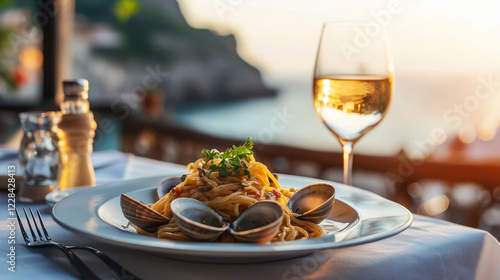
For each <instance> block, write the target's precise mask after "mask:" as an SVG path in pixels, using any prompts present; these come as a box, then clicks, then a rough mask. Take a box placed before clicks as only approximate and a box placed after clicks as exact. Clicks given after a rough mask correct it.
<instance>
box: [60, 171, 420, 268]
mask: <svg viewBox="0 0 500 280" xmlns="http://www.w3.org/2000/svg"><path fill="white" fill-rule="evenodd" d="M180 174H181V173H179V172H176V173H169V174H167V175H166V176H178V175H180ZM166 176H154V177H144V178H137V179H132V180H121V181H115V182H111V183H107V184H103V185H101V186H97V187H94V188H89V189H86V190H83V191H81V192H77V193H75V194H73V195H70V196H68V197H65V198H63V199H62V200H61V201H60V202H58V203H57V204H56V205H54V207H53V208H52V217H53V219H54V220H55V221H56V222H57V223H58V224H59V225H61V226H62V227H64V228H66V229H68V230H70V231H73V232H76V233H79V234H83V235H85V236H88V237H90V238H92V239H97V240H100V241H105V242H107V243H108V244H115V245H118V246H122V247H128V248H135V249H139V250H143V251H151V252H156V253H168V254H169V255H170V257H173V258H175V257H176V256H175V255H177V256H180V257H182V256H188V257H189V256H193V254H195V255H196V257H206V256H210V257H215V258H217V257H219V258H221V257H228V254H231V257H234V258H246V259H251V258H254V257H258V256H261V255H262V254H263V253H266V255H267V256H268V257H277V256H279V258H280V259H283V258H284V257H285V256H291V257H293V256H299V255H305V254H309V253H312V252H314V251H317V250H322V249H331V248H343V247H348V246H354V245H359V244H364V243H368V242H373V241H376V240H380V239H384V238H387V237H390V236H393V235H395V234H398V233H400V232H402V231H403V230H405V229H406V228H408V227H409V226H410V225H411V223H412V222H413V215H412V213H411V212H410V211H408V209H406V208H405V207H403V206H402V205H400V204H398V203H396V202H393V201H390V200H388V199H385V198H383V197H381V196H379V195H377V194H374V193H372V192H369V191H366V190H363V189H359V188H356V187H353V186H347V185H343V184H341V183H337V182H332V181H328V180H322V179H316V178H310V177H303V176H296V175H288V174H279V176H284V177H283V178H287V179H289V180H293V181H301V180H302V181H304V180H305V181H311V180H314V182H326V183H329V184H332V185H334V187H336V188H337V186H340V187H341V188H346V189H349V190H351V191H355V192H357V193H359V194H362V195H368V196H370V197H374V198H377V199H380V200H383V201H386V202H389V203H392V204H394V205H395V206H397V207H399V208H400V210H403V209H404V212H405V214H406V215H407V216H408V219H407V220H406V222H405V223H403V224H401V225H399V226H398V227H397V228H394V229H392V230H391V231H386V232H383V233H377V234H375V235H368V236H362V237H359V238H356V239H350V240H343V241H340V242H334V241H332V240H328V237H321V238H314V239H307V240H301V241H292V242H283V243H272V244H264V245H260V244H242V243H234V244H221V243H213V242H201V243H199V242H185V241H172V240H164V239H159V238H155V237H149V236H143V235H138V234H134V233H131V232H126V231H123V230H120V229H118V228H116V227H114V226H112V225H110V224H109V223H107V222H106V221H104V220H103V219H102V218H101V217H100V216H99V213H98V212H99V209H100V208H101V206H102V205H103V204H105V203H106V202H108V201H109V200H111V199H113V198H115V197H116V196H118V195H120V193H122V191H121V190H120V188H119V186H120V185H121V184H126V185H127V186H129V188H130V186H136V185H137V184H141V183H142V184H143V186H139V187H137V188H135V189H133V190H128V191H124V192H125V193H126V192H132V191H139V190H143V189H145V188H149V187H152V186H155V184H152V182H156V184H157V183H158V182H159V181H160V180H161V179H163V178H165V177H166ZM145 182H151V183H145ZM94 193H95V194H94ZM99 193H101V194H99ZM103 193H104V194H103ZM336 193H337V197H339V198H341V197H342V195H339V193H338V192H337V191H336ZM95 197H98V199H100V200H99V201H98V202H97V203H95V204H94V205H90V202H91V199H92V198H95ZM76 201H79V202H80V203H83V202H84V201H85V202H88V204H89V208H88V209H87V211H80V212H81V213H82V214H85V215H84V216H82V217H80V220H81V221H80V222H84V223H88V222H90V221H92V222H94V223H97V225H98V226H101V227H102V226H104V227H106V228H105V231H106V232H108V231H111V232H114V233H116V234H118V236H120V237H122V238H113V237H111V236H109V235H105V234H104V235H103V234H102V233H99V232H95V231H92V230H89V229H85V228H82V227H78V226H76V225H75V221H72V222H69V223H68V221H65V220H64V218H63V219H61V217H60V215H61V213H62V212H61V211H63V210H64V207H65V205H66V204H68V203H69V204H71V203H72V202H76ZM342 202H344V203H346V204H348V205H349V206H350V207H352V208H354V209H355V210H356V211H357V212H358V216H359V219H360V221H358V224H360V223H362V222H363V218H362V217H361V215H362V213H360V212H359V211H358V210H357V208H356V207H355V205H352V203H350V202H348V201H344V200H342ZM61 208H63V209H61ZM123 234H129V235H130V236H125V238H123V236H121V235H123ZM132 236H133V237H134V238H133V240H132V241H134V242H129V240H130V238H131V237H132ZM144 237H145V238H147V239H145V238H144ZM330 239H331V238H330ZM325 240H328V241H327V242H325ZM292 243H293V244H292ZM214 244H216V245H217V246H214ZM235 253H236V254H237V255H236V256H235V255H233V254H235Z"/></svg>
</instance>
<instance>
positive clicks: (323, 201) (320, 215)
mask: <svg viewBox="0 0 500 280" xmlns="http://www.w3.org/2000/svg"><path fill="white" fill-rule="evenodd" d="M334 202H335V188H334V187H333V186H332V185H329V184H325V183H317V184H312V185H309V186H306V187H303V188H302V189H300V190H299V191H297V192H296V193H295V194H294V195H293V196H292V197H291V198H290V200H289V201H288V204H287V207H288V209H290V211H292V213H293V214H294V216H295V217H296V218H297V219H300V220H305V221H309V222H313V223H316V224H319V223H321V222H322V221H323V220H324V219H325V218H326V217H327V216H328V214H330V211H332V208H333V203H334Z"/></svg>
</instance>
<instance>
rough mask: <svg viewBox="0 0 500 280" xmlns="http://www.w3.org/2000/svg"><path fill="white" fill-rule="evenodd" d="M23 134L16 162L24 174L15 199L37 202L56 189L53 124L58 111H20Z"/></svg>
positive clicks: (57, 171)
mask: <svg viewBox="0 0 500 280" xmlns="http://www.w3.org/2000/svg"><path fill="white" fill-rule="evenodd" d="M19 118H20V120H21V124H22V127H23V130H24V135H23V138H22V140H21V148H20V149H19V162H20V167H21V170H22V171H23V173H24V182H23V184H22V185H21V189H20V193H19V199H20V200H21V201H22V202H41V201H43V200H44V199H45V195H46V194H48V193H49V192H51V191H53V190H55V189H57V182H58V181H59V176H60V166H61V164H60V162H61V159H60V155H59V148H58V138H57V134H56V131H57V124H58V122H59V121H60V118H61V114H60V112H24V113H20V114H19Z"/></svg>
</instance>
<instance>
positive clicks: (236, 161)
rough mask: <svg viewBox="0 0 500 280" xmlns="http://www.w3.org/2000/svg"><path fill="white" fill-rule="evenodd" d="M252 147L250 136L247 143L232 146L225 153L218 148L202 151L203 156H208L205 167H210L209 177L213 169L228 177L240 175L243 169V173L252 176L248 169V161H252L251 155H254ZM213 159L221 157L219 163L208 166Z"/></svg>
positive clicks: (221, 175)
mask: <svg viewBox="0 0 500 280" xmlns="http://www.w3.org/2000/svg"><path fill="white" fill-rule="evenodd" d="M252 148H253V142H252V138H250V137H248V138H247V141H246V142H245V144H243V145H242V146H239V147H236V146H235V145H233V147H232V148H228V149H227V150H226V151H225V152H224V153H221V152H219V151H217V150H216V149H212V150H210V151H209V150H207V149H205V150H203V151H201V156H202V157H204V158H206V162H205V164H204V165H203V168H208V170H209V172H208V174H207V177H210V174H211V173H212V172H213V171H219V176H220V177H228V176H230V175H232V174H234V175H239V174H240V173H241V171H243V174H245V176H247V177H248V178H250V171H248V166H247V164H246V162H248V161H250V158H249V156H250V155H253V151H252ZM213 159H221V161H220V162H219V163H218V164H215V163H212V164H210V165H209V166H208V167H207V164H208V162H210V161H211V160H213Z"/></svg>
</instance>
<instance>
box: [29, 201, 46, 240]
mask: <svg viewBox="0 0 500 280" xmlns="http://www.w3.org/2000/svg"><path fill="white" fill-rule="evenodd" d="M29 209H30V212H31V217H32V218H33V223H34V224H35V229H36V231H37V232H38V236H39V237H40V240H41V241H44V238H43V236H42V233H41V232H40V228H38V224H37V223H36V219H35V214H33V210H31V207H30V208H29Z"/></svg>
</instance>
